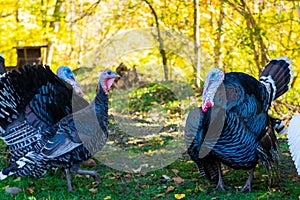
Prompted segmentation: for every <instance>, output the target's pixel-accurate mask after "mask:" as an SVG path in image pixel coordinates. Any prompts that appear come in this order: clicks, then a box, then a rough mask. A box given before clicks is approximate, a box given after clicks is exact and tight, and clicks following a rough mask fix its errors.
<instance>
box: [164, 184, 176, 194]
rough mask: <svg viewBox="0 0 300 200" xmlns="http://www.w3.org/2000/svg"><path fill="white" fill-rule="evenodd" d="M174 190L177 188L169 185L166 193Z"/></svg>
mask: <svg viewBox="0 0 300 200" xmlns="http://www.w3.org/2000/svg"><path fill="white" fill-rule="evenodd" d="M174 190H175V188H174V187H173V186H169V187H167V189H166V191H165V193H166V194H168V193H169V192H172V191H174Z"/></svg>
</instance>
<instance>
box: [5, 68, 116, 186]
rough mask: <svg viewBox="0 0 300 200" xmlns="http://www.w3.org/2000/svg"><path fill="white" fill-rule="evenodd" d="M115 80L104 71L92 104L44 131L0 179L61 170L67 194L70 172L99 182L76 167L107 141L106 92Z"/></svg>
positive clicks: (94, 173) (39, 174)
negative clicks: (48, 170)
mask: <svg viewBox="0 0 300 200" xmlns="http://www.w3.org/2000/svg"><path fill="white" fill-rule="evenodd" d="M117 77H119V75H118V74H116V73H114V72H112V71H110V70H105V71H104V72H103V73H102V74H101V75H100V78H99V83H98V90H97V94H96V97H95V99H94V100H93V101H92V102H91V104H90V105H89V106H87V107H85V108H83V109H82V110H79V111H77V112H74V113H72V114H70V115H67V116H66V117H64V118H62V119H61V120H60V121H58V122H57V123H56V124H55V125H54V126H51V127H50V128H48V129H47V130H45V131H44V133H42V134H41V136H42V137H41V138H39V140H38V142H37V143H36V144H35V146H34V148H33V150H32V151H29V152H28V153H27V154H26V155H24V156H23V157H20V158H19V159H18V160H16V161H15V162H14V163H11V165H10V166H8V167H7V168H5V169H3V170H2V171H1V172H0V179H5V178H6V177H7V176H10V175H13V174H14V175H16V176H33V177H35V178H38V177H40V176H42V175H43V174H45V173H46V171H47V169H49V168H62V169H65V171H66V178H67V183H68V190H69V191H72V185H71V179H70V172H74V173H78V174H88V175H91V176H94V177H95V178H96V179H97V180H98V181H99V182H101V179H100V177H99V175H98V174H97V173H96V172H94V171H87V170H81V169H79V165H80V163H81V162H83V161H85V160H87V159H89V158H90V157H91V156H92V155H93V154H95V153H96V152H98V151H99V150H100V149H101V148H102V147H103V146H104V144H105V142H106V139H107V137H108V92H109V89H110V87H111V85H112V83H113V81H114V79H115V78H117Z"/></svg>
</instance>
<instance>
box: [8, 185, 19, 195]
mask: <svg viewBox="0 0 300 200" xmlns="http://www.w3.org/2000/svg"><path fill="white" fill-rule="evenodd" d="M5 192H7V193H9V194H11V195H14V194H17V193H19V192H22V189H21V188H18V187H10V188H6V189H5Z"/></svg>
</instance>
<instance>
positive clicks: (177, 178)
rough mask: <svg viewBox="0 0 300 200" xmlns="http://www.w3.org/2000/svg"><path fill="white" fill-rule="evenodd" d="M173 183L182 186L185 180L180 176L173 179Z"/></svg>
mask: <svg viewBox="0 0 300 200" xmlns="http://www.w3.org/2000/svg"><path fill="white" fill-rule="evenodd" d="M173 181H175V183H178V184H181V183H183V182H184V179H183V178H181V177H179V176H177V177H174V178H173Z"/></svg>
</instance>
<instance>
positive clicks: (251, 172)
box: [241, 168, 254, 192]
mask: <svg viewBox="0 0 300 200" xmlns="http://www.w3.org/2000/svg"><path fill="white" fill-rule="evenodd" d="M253 177H254V168H253V169H251V170H250V172H249V177H248V179H247V181H246V183H245V186H244V187H243V188H242V189H241V192H245V191H246V190H248V191H249V192H251V190H252V189H251V184H252V180H253Z"/></svg>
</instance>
